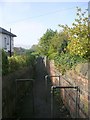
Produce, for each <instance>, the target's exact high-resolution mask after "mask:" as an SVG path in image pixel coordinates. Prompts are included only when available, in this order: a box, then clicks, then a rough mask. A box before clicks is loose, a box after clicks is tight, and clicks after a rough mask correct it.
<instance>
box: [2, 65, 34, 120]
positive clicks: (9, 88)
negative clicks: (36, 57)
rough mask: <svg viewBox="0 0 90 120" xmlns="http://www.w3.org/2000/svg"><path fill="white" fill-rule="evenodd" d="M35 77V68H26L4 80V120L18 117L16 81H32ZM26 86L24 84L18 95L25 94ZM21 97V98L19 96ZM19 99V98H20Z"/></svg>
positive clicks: (4, 77)
mask: <svg viewBox="0 0 90 120" xmlns="http://www.w3.org/2000/svg"><path fill="white" fill-rule="evenodd" d="M32 77H33V68H32V67H25V68H23V69H22V70H18V71H16V72H14V73H11V74H9V75H7V76H3V78H2V118H14V117H16V116H15V115H16V114H15V113H16V96H17V93H16V86H17V85H16V79H25V78H26V79H30V78H32ZM25 85H26V84H22V86H21V88H22V89H18V90H19V91H18V93H22V92H23V88H24V87H25ZM18 97H20V96H18ZM18 99H19V98H18Z"/></svg>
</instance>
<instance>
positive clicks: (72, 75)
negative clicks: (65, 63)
mask: <svg viewBox="0 0 90 120" xmlns="http://www.w3.org/2000/svg"><path fill="white" fill-rule="evenodd" d="M47 70H48V73H49V74H50V75H52V76H53V75H60V85H61V86H78V88H79V91H78V92H77V90H76V89H71V88H70V89H60V93H61V96H62V99H63V102H64V104H65V105H66V107H67V108H68V109H69V111H70V113H71V116H72V117H73V118H75V117H76V112H78V117H79V118H88V117H89V115H88V103H89V101H88V98H89V96H90V95H89V94H88V78H87V77H86V76H84V75H83V74H81V73H78V72H76V71H75V70H69V71H67V72H66V73H65V75H63V76H62V75H61V73H60V72H59V71H58V70H57V69H56V67H55V66H54V61H47ZM58 80H59V79H58V78H54V77H53V78H52V83H53V85H59V84H58V83H59V81H58ZM77 93H78V95H77ZM77 96H78V97H77ZM77 98H78V99H77ZM77 100H78V103H77V104H76V102H77ZM76 108H77V111H76Z"/></svg>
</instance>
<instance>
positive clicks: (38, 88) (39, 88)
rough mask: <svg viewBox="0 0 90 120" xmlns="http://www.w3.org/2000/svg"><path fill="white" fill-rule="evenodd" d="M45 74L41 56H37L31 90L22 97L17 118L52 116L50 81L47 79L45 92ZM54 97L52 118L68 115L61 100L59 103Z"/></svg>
mask: <svg viewBox="0 0 90 120" xmlns="http://www.w3.org/2000/svg"><path fill="white" fill-rule="evenodd" d="M45 75H47V72H46V69H45V65H44V61H43V59H42V58H41V57H39V58H37V63H36V67H35V81H34V86H33V91H31V92H30V93H28V94H27V95H26V96H25V98H24V99H23V101H22V103H21V105H20V106H21V107H20V109H19V113H18V114H19V115H18V116H19V118H51V117H52V116H51V93H50V92H51V91H50V89H51V85H50V84H51V83H50V81H48V89H47V94H46V86H45ZM32 92H33V94H32ZM54 98H55V101H54V114H53V115H54V116H53V117H54V118H65V117H67V116H68V117H70V116H69V113H68V112H67V110H66V109H65V110H64V111H63V109H62V108H63V104H62V101H61V102H60V104H59V103H58V102H57V100H58V99H57V98H56V97H54ZM59 98H60V97H59ZM33 100H34V101H33ZM59 101H60V100H59ZM57 103H58V104H57ZM33 105H34V106H33ZM33 108H34V109H33Z"/></svg>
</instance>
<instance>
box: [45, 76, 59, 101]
mask: <svg viewBox="0 0 90 120" xmlns="http://www.w3.org/2000/svg"><path fill="white" fill-rule="evenodd" d="M52 77H58V78H59V85H60V75H57V76H52V75H46V76H45V88H46V101H47V81H48V78H52Z"/></svg>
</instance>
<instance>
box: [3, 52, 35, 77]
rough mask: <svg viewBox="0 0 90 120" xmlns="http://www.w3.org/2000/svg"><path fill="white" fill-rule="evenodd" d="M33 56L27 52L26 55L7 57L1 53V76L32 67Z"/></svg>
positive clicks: (33, 62)
mask: <svg viewBox="0 0 90 120" xmlns="http://www.w3.org/2000/svg"><path fill="white" fill-rule="evenodd" d="M35 59H36V57H35V55H34V54H32V53H30V52H28V53H27V54H26V55H18V56H15V55H14V56H12V57H7V55H6V54H5V52H4V51H2V74H3V75H6V74H8V73H11V72H14V71H16V70H19V69H23V67H26V66H34V64H35Z"/></svg>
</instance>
